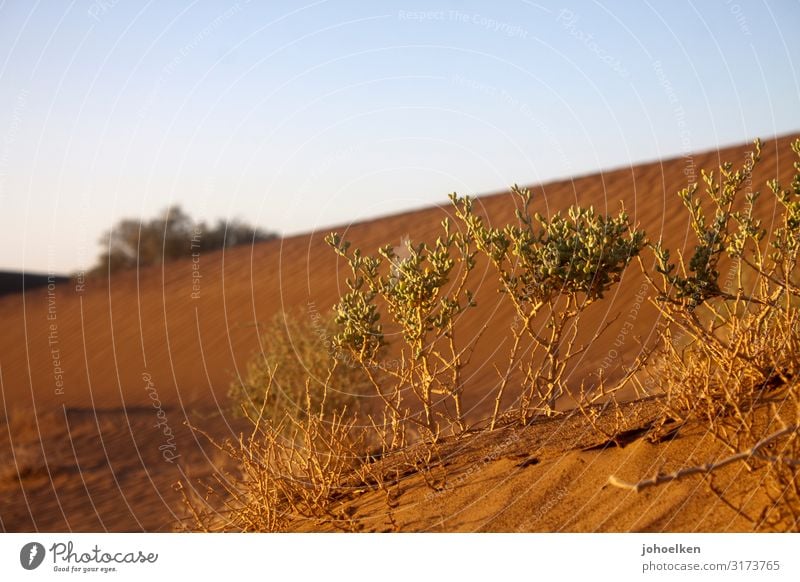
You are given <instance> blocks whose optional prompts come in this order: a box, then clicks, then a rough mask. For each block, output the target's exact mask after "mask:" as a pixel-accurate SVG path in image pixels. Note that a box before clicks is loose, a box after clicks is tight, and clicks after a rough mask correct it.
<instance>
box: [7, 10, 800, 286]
mask: <svg viewBox="0 0 800 582" xmlns="http://www.w3.org/2000/svg"><path fill="white" fill-rule="evenodd" d="M798 30H800V2H797V1H794V0H792V1H790V0H782V1H775V2H757V1H753V2H750V1H746V0H733V1H730V0H729V1H726V0H718V1H702V2H701V1H699V0H697V1H695V2H684V1H680V0H677V1H671V2H656V1H655V0H650V1H649V2H648V1H644V2H622V1H619V2H617V1H614V2H577V1H575V2H566V3H561V2H557V3H548V2H541V3H534V2H527V1H524V0H508V1H505V2H488V1H485V2H455V1H452V2H441V1H440V2H436V1H429V2H422V1H419V0H418V1H416V2H399V1H387V2H380V1H376V2H356V1H341V0H327V1H325V0H320V1H317V2H312V3H307V4H306V3H303V2H288V1H285V2H278V1H264V2H247V1H245V0H239V1H238V2H230V1H228V2H226V1H216V2H211V1H208V2H206V1H197V2H189V1H186V2H179V1H166V2H158V1H151V2H134V1H131V0H95V1H88V0H85V1H84V0H80V1H77V0H76V1H74V2H63V1H39V2H34V1H17V2H13V1H6V2H3V3H2V4H0V208H2V214H0V217H1V218H0V221H2V222H1V223H0V232H2V237H3V242H2V244H0V269H19V270H22V269H24V270H27V271H50V270H52V271H55V272H68V271H73V270H76V269H79V268H82V267H88V266H90V265H91V264H92V263H93V262H94V260H95V257H96V256H97V254H98V252H99V251H100V247H99V245H98V239H99V237H100V235H101V234H102V233H103V231H106V230H107V229H108V228H109V227H110V226H111V225H112V224H113V223H114V222H116V221H117V220H119V219H120V218H123V217H146V218H150V217H152V216H154V215H155V214H157V213H158V212H159V211H160V210H162V209H163V208H165V207H166V206H168V205H170V204H175V203H179V204H181V205H182V206H183V207H184V209H185V210H186V211H188V212H189V213H190V214H191V215H192V216H194V217H196V218H200V219H206V220H216V219H217V218H223V219H232V218H241V219H244V220H246V221H248V222H250V223H253V224H257V225H258V226H261V227H263V228H266V229H269V230H275V231H278V232H281V233H284V234H293V233H298V232H304V231H309V230H313V229H325V228H326V227H329V226H332V225H337V224H342V223H347V222H349V221H354V220H360V219H364V218H368V217H373V216H379V215H383V214H387V213H392V212H397V211H400V210H403V209H407V208H414V207H420V206H427V205H431V204H441V203H445V202H446V195H447V193H449V192H452V191H458V192H459V193H461V194H479V193H484V192H490V191H496V190H500V189H504V188H506V187H508V186H509V185H510V184H512V183H515V182H519V183H526V184H528V183H535V182H542V181H547V180H550V179H554V178H558V177H565V176H570V175H575V174H585V173H588V172H593V171H596V170H598V169H601V168H608V167H620V166H625V165H629V164H634V163H637V162H640V161H645V160H652V159H657V158H662V157H667V156H675V155H681V154H684V153H687V152H689V151H699V150H703V149H708V148H709V147H713V146H716V145H724V144H730V143H737V142H742V141H745V140H750V139H752V138H754V137H757V136H760V137H762V138H770V137H771V136H775V135H780V134H785V133H789V132H792V131H796V130H798V129H800V77H799V76H798V72H799V71H798V66H800V65H798V64H796V63H795V60H797V57H800V35H798V34H797V31H798Z"/></svg>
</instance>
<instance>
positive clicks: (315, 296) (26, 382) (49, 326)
mask: <svg viewBox="0 0 800 582" xmlns="http://www.w3.org/2000/svg"><path fill="white" fill-rule="evenodd" d="M791 139H793V137H783V138H780V139H779V140H777V141H772V142H769V143H767V144H766V145H765V147H764V151H763V157H762V160H763V161H762V163H761V165H760V166H759V168H758V170H757V173H756V179H755V187H757V188H763V183H764V181H765V180H766V179H768V178H772V177H776V176H778V177H780V178H781V179H782V180H783V181H785V182H787V183H788V181H789V179H790V176H791V172H792V167H791V160H790V159H789V157H788V155H787V152H788V151H789V147H788V145H789V142H790V141H791ZM747 151H749V146H737V147H731V148H727V149H724V150H721V151H712V152H707V153H703V154H700V155H695V156H691V157H689V156H687V157H682V158H676V159H672V160H667V161H663V162H653V163H648V164H642V165H639V166H635V167H631V168H623V169H617V170H612V171H606V172H603V173H600V174H594V175H590V176H583V177H580V178H575V179H573V180H564V181H560V182H555V183H551V184H546V185H542V186H535V187H534V188H533V190H534V192H535V209H536V210H538V211H540V212H542V213H543V214H547V213H552V212H554V211H556V210H560V209H564V208H566V207H567V206H569V205H570V204H572V203H576V202H577V203H579V204H581V205H590V204H591V205H594V206H595V208H597V209H599V210H600V211H604V212H609V213H612V212H614V213H615V212H616V211H617V209H618V206H619V203H620V201H622V202H624V205H625V208H626V209H627V211H628V213H629V215H630V216H631V219H632V221H634V222H636V223H638V224H639V225H640V226H641V227H642V228H644V229H646V230H647V233H648V235H649V237H650V239H651V240H655V239H658V238H660V237H663V238H664V239H665V241H666V242H667V243H668V244H669V245H671V246H673V247H683V246H684V245H685V244H686V242H687V240H689V241H691V239H690V238H687V237H688V235H689V232H688V230H687V226H688V225H687V220H686V214H685V212H684V209H683V207H682V205H681V202H680V200H679V199H678V198H677V197H676V195H675V193H676V192H677V191H678V190H679V189H680V188H682V187H684V186H686V184H687V175H688V176H689V177H692V176H694V177H695V178H696V179H699V169H700V168H709V169H713V168H716V166H717V165H718V164H719V163H720V161H725V160H729V161H732V162H734V163H736V164H741V163H742V162H743V161H744V159H745V153H746V152H747ZM779 154H780V155H779ZM460 194H467V193H460ZM478 206H479V207H481V208H482V209H483V210H482V211H485V213H486V215H487V216H488V217H489V218H490V220H491V221H492V222H497V223H505V222H509V221H512V220H514V218H513V216H514V201H513V199H512V198H511V197H510V195H509V194H508V193H502V194H494V195H489V196H484V197H481V198H480V200H479V203H478ZM448 212H449V207H448V206H446V205H444V206H443V207H441V208H430V209H425V210H419V211H414V212H407V213H403V214H398V215H395V216H389V217H386V218H382V219H377V220H373V221H369V222H364V223H358V224H353V225H349V226H347V225H345V226H342V227H341V228H339V229H338V230H339V231H342V232H344V234H345V236H346V238H348V239H350V240H351V241H352V242H353V244H354V245H356V246H360V247H362V248H363V249H364V250H365V251H373V250H375V249H377V247H379V246H382V245H384V244H387V243H390V244H398V245H399V244H400V241H401V239H402V238H403V237H405V236H408V237H410V238H411V239H412V240H425V239H430V238H431V237H433V236H435V233H436V232H437V229H438V224H439V222H440V221H441V219H442V218H443V216H445V215H446V214H447V213H448ZM763 218H764V219H765V220H766V224H765V226H767V227H769V224H770V219H771V216H763ZM327 233H328V232H327V230H326V231H324V232H315V233H311V234H307V235H301V236H295V237H291V238H286V239H283V240H276V241H271V242H266V243H261V244H258V245H256V246H254V247H252V248H249V247H240V248H234V249H232V250H227V251H225V252H218V253H214V254H208V255H203V256H201V257H200V262H199V263H193V262H192V261H191V260H186V261H182V262H176V263H171V264H168V265H165V266H164V267H163V268H161V267H154V268H147V269H143V270H142V271H141V272H138V273H137V272H127V273H123V274H119V275H114V276H113V277H112V278H111V279H110V281H105V280H88V281H86V282H85V284H83V285H81V284H59V285H57V286H56V287H55V290H48V289H47V288H44V289H37V290H34V291H31V292H29V293H27V294H26V295H24V296H23V295H12V296H7V297H3V298H0V321H2V322H3V334H2V336H1V337H0V382H1V384H0V387H1V388H2V399H0V408H2V409H3V410H4V411H5V414H3V415H2V417H10V418H11V419H12V420H11V421H8V422H6V423H5V425H0V463H2V467H3V473H2V474H1V475H0V477H2V480H0V520H1V521H0V528H1V529H4V530H33V529H43V530H65V529H71V530H104V529H109V530H142V529H144V530H155V529H168V528H169V527H170V524H171V523H172V521H173V519H174V515H173V512H174V511H175V508H176V504H175V500H176V493H175V492H174V491H173V489H172V488H171V484H172V483H174V482H175V481H176V480H177V479H179V478H180V477H181V472H182V471H188V472H191V473H192V474H207V473H208V472H209V471H210V470H211V469H210V467H211V461H212V460H213V459H211V458H210V455H211V453H210V452H208V451H207V450H205V449H203V448H202V447H201V446H200V445H198V443H197V441H196V439H195V436H194V435H193V434H192V433H191V432H190V431H189V430H188V429H187V428H186V427H185V426H184V423H185V422H186V421H187V420H191V421H192V422H193V423H194V424H201V425H202V426H203V427H204V428H206V429H207V430H209V432H211V433H212V434H214V435H217V436H225V435H227V434H233V433H234V432H235V430H234V428H233V427H231V426H229V424H228V422H232V421H231V420H230V419H227V418H226V417H225V415H224V414H221V413H220V412H219V411H220V409H223V408H225V407H226V406H227V403H226V392H227V390H228V387H229V385H230V382H231V379H232V378H233V377H235V375H236V373H237V370H239V369H240V367H241V366H242V364H243V363H244V362H245V361H246V360H247V358H248V357H250V355H251V354H252V353H253V351H254V350H257V349H258V346H259V324H260V323H263V322H266V321H267V320H269V319H270V318H271V317H272V316H273V315H274V314H275V313H277V312H279V311H281V310H300V311H301V312H302V311H305V312H308V311H309V310H310V309H313V310H318V311H323V310H325V309H327V308H329V307H330V306H331V305H332V304H333V303H334V302H335V301H336V299H337V298H338V296H339V293H340V290H341V288H342V282H343V279H344V276H346V274H347V273H346V272H345V270H344V265H343V264H342V263H341V261H338V262H337V260H336V258H335V255H334V253H333V252H332V250H331V249H330V248H329V247H328V246H327V245H326V244H325V243H324V241H323V239H324V236H325V235H326V234H327ZM646 260H649V257H647V258H646ZM480 268H482V267H479V269H480ZM486 274H487V281H488V280H490V279H491V277H490V276H491V273H489V272H487V273H486ZM642 283H643V278H642V277H641V275H640V274H639V273H638V269H637V268H635V267H634V268H632V269H630V270H629V271H628V273H627V274H626V275H625V278H624V280H623V282H622V283H621V284H620V285H618V286H617V287H616V288H615V289H614V290H613V292H612V293H611V294H609V296H608V298H607V300H606V301H604V302H601V303H600V304H597V305H596V306H595V307H594V308H593V311H592V312H591V313H590V314H589V317H588V318H587V319H586V320H585V321H584V323H583V329H582V330H581V333H582V334H584V337H591V336H592V334H593V333H594V331H595V330H596V329H597V328H598V327H599V326H600V325H601V324H602V323H603V322H604V321H606V320H608V318H610V317H612V316H614V315H616V314H620V318H619V319H618V320H617V322H616V323H615V324H614V325H612V326H611V328H610V329H609V331H608V335H607V336H606V337H607V338H611V341H613V338H615V337H616V336H617V333H618V332H619V331H620V329H621V326H622V325H623V323H624V322H625V321H626V319H627V321H633V323H634V329H633V332H632V333H629V334H627V335H626V336H625V337H624V341H623V342H622V345H621V346H619V347H618V348H617V349H616V350H615V353H614V354H613V355H614V357H613V358H612V357H609V356H610V343H611V341H602V342H597V343H596V345H593V346H592V349H590V350H589V351H588V352H587V353H586V354H585V356H584V358H583V360H582V361H581V363H580V364H579V367H578V368H577V369H576V370H575V371H574V373H573V379H574V381H575V383H577V382H579V381H580V380H581V379H585V378H589V377H590V376H591V374H593V373H595V372H596V371H597V370H598V369H599V368H600V367H601V366H604V365H605V367H606V370H605V372H606V375H607V376H610V377H613V376H614V375H615V374H619V370H620V366H621V365H622V364H625V363H629V362H630V361H632V359H633V358H634V357H635V356H636V354H637V353H638V351H639V350H640V345H639V343H637V341H636V340H635V339H634V336H640V337H641V338H642V340H643V341H647V339H648V338H652V331H653V329H654V325H655V312H654V309H653V308H652V307H651V306H649V305H648V303H647V298H648V296H649V293H650V291H649V290H645V289H646V288H645V287H643V286H642ZM477 301H478V304H479V307H478V308H477V309H476V310H473V312H472V313H471V314H470V315H469V316H468V317H466V318H465V321H464V322H463V324H464V325H463V328H464V331H463V332H462V333H464V334H465V335H466V336H471V335H472V334H475V333H477V332H478V330H480V329H481V328H483V327H484V326H487V331H486V332H485V335H484V337H483V340H482V342H481V343H480V344H479V347H478V349H477V351H476V353H475V356H474V357H473V364H472V367H471V369H470V370H468V374H467V376H468V378H469V380H468V386H467V390H466V403H467V405H468V407H469V409H470V414H471V416H472V417H473V418H479V417H483V416H485V413H486V410H487V408H488V405H489V401H490V400H491V398H492V397H490V396H488V395H489V393H490V388H491V386H492V385H493V384H494V383H495V382H496V372H495V371H494V369H493V368H492V363H493V359H494V357H493V354H495V353H496V352H497V351H498V350H502V349H503V343H504V342H505V341H506V339H507V333H508V331H507V330H508V329H509V328H510V325H511V321H512V317H511V314H510V313H509V311H508V309H506V308H505V307H498V296H497V293H496V289H495V287H494V286H493V284H490V283H485V284H484V283H482V284H481V285H480V286H479V288H478V289H477ZM604 363H605V364H604ZM154 404H157V406H155V405H154ZM34 411H36V412H34ZM159 411H161V412H159ZM165 419H166V420H165ZM198 419H200V420H198ZM202 419H205V420H202ZM166 427H168V430H169V433H168V434H166V433H165V432H164V431H165V428H166ZM171 437H174V438H172V440H171V441H170V438H171ZM168 441H170V442H168ZM172 445H174V447H173V448H169V447H172ZM165 446H166V447H167V449H169V450H174V451H177V453H176V454H180V455H181V456H180V458H179V460H177V461H173V462H169V461H167V460H165V458H164V451H165V450H167V449H164V448H161V449H160V448H159V447H165ZM20 456H22V457H24V459H23V461H24V463H23V462H21V461H20V460H19V459H17V460H16V461H15V457H20ZM16 465H18V466H20V467H23V469H24V475H22V476H20V475H18V472H19V471H17V469H16V468H15V466H16ZM503 523H504V525H503V526H502V527H503V528H506V527H509V528H511V529H513V528H512V527H511V525H510V524H505V522H503ZM543 523H544V522H543ZM462 525H463V524H462ZM463 527H465V528H467V529H469V528H470V527H471V526H470V525H463ZM535 527H538V526H535ZM608 527H610V528H612V529H614V528H623V529H624V528H627V527H644V525H643V524H641V523H640V524H638V525H637V524H635V523H633V522H631V523H628V522H618V523H616V524H614V525H613V526H612V525H609V526H608ZM422 529H424V528H422Z"/></svg>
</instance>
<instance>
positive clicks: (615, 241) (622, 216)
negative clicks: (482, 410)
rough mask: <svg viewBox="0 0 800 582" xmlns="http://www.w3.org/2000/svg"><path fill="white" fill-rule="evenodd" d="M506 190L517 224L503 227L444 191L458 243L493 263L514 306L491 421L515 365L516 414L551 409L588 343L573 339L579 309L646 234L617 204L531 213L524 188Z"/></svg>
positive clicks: (608, 283)
mask: <svg viewBox="0 0 800 582" xmlns="http://www.w3.org/2000/svg"><path fill="white" fill-rule="evenodd" d="M512 191H513V193H514V194H515V195H516V196H517V197H518V198H519V200H520V202H521V209H518V210H517V218H518V220H519V224H512V225H507V226H504V227H502V228H497V227H490V226H487V225H486V224H485V223H484V221H483V219H482V218H481V217H480V216H479V215H478V214H477V213H476V212H475V211H474V208H473V204H472V200H471V199H470V198H468V197H466V198H459V197H457V196H456V195H452V197H451V200H452V202H453V204H454V206H455V210H456V216H457V217H458V218H459V219H460V221H461V222H462V223H463V225H464V228H465V233H466V234H465V238H466V243H465V244H474V245H475V246H476V248H477V249H478V250H479V251H480V252H481V253H483V254H484V255H485V256H486V257H487V259H488V260H489V262H490V263H491V264H492V265H493V266H494V268H495V270H496V273H497V276H498V279H499V282H500V291H501V292H502V293H503V295H504V297H505V298H506V299H507V300H508V301H509V302H510V304H511V305H512V307H513V309H514V312H515V314H516V321H515V325H514V326H513V327H512V330H511V331H512V334H513V336H512V347H511V349H510V353H509V354H508V364H507V366H506V370H505V372H504V373H502V374H501V381H500V387H499V389H498V393H497V397H496V401H495V408H494V413H493V415H492V426H494V424H495V423H496V420H497V417H498V413H499V411H500V410H501V399H502V398H503V395H504V390H505V388H506V386H507V384H508V382H509V379H510V378H511V376H512V373H513V372H514V371H515V370H519V371H520V372H521V373H522V377H523V385H524V388H523V392H522V398H521V401H520V402H521V404H520V406H519V414H520V419H521V420H522V421H523V422H526V421H527V419H528V418H529V417H530V415H531V414H532V413H537V412H543V413H545V414H548V415H552V414H554V413H555V405H556V400H557V399H558V397H559V396H561V395H562V394H563V393H565V392H566V390H567V386H566V372H567V370H568V366H569V364H570V362H571V361H573V360H574V359H575V358H577V357H578V356H580V355H581V354H582V353H583V352H584V351H585V350H586V349H587V347H588V345H589V344H588V343H587V344H584V345H580V346H576V345H575V342H576V338H577V335H578V329H579V324H580V320H581V315H582V314H583V313H584V312H585V311H586V309H587V308H588V307H589V306H590V305H591V304H592V303H594V302H596V301H598V300H600V299H602V298H603V295H604V294H605V293H606V292H607V291H608V290H609V289H610V288H611V287H612V286H613V285H614V284H616V283H617V282H618V281H619V280H620V279H621V277H622V274H623V272H624V270H625V268H626V267H627V266H628V264H629V263H630V261H631V260H632V259H633V258H634V257H636V256H637V255H638V254H639V252H640V250H641V249H642V247H643V246H644V241H645V235H644V232H642V231H640V230H638V229H636V228H631V226H630V224H629V221H628V216H627V214H626V213H625V212H624V210H621V211H620V212H619V214H618V215H617V216H604V215H600V214H597V213H596V212H595V211H594V209H593V208H588V209H587V208H580V207H577V206H573V207H571V208H569V210H568V211H567V213H566V215H564V214H561V213H560V212H557V213H556V214H555V215H553V216H552V217H550V218H546V217H544V216H542V215H541V214H539V213H535V214H533V215H531V212H530V205H531V200H532V195H531V192H530V191H529V190H527V189H522V188H519V187H517V186H514V188H513V189H512ZM540 318H543V320H544V321H543V324H542V321H541V319H540ZM537 323H539V325H537ZM607 327H608V326H607V325H606V326H605V327H604V328H601V329H600V330H598V332H597V333H596V334H595V336H594V337H593V338H592V340H591V341H594V340H596V339H598V338H599V337H600V336H601V335H602V333H603V331H605V329H607ZM589 343H591V342H589Z"/></svg>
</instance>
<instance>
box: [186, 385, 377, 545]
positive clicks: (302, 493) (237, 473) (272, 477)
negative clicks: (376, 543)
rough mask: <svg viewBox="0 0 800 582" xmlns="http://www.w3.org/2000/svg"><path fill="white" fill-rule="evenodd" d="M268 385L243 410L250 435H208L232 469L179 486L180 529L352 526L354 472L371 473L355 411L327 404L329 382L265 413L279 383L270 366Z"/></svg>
mask: <svg viewBox="0 0 800 582" xmlns="http://www.w3.org/2000/svg"><path fill="white" fill-rule="evenodd" d="M329 379H330V378H328V380H329ZM265 382H266V384H265V385H264V386H263V390H264V395H263V398H262V406H261V409H260V410H255V409H254V408H252V407H251V406H245V407H243V411H244V414H245V415H246V417H247V419H248V420H249V422H250V425H251V430H250V431H249V434H247V435H244V434H242V435H240V436H239V437H238V439H236V440H231V439H229V440H227V441H225V442H222V443H218V442H216V441H214V440H213V439H212V440H211V442H212V444H213V445H214V446H215V447H216V448H217V449H218V450H220V451H221V452H222V453H223V455H224V457H225V458H226V459H227V460H228V461H230V462H232V463H233V468H232V469H229V470H226V469H224V468H220V469H219V470H218V472H217V473H216V474H215V475H214V480H213V481H212V482H211V483H201V491H198V490H197V489H196V487H195V486H193V485H191V484H190V483H181V484H180V485H179V489H180V491H181V492H182V494H183V500H184V506H185V508H186V510H187V516H186V519H185V520H184V521H183V526H184V527H186V528H188V529H193V530H200V531H245V532H247V531H262V532H277V531H285V530H287V529H290V528H291V527H292V526H296V525H297V523H298V522H306V525H308V522H310V523H311V524H314V525H317V526H320V525H323V524H329V525H333V526H335V527H336V528H338V529H341V530H344V531H352V530H354V529H355V528H356V525H355V523H354V522H353V520H352V519H351V516H350V511H349V509H348V507H349V502H350V501H351V500H352V495H353V492H354V488H353V485H352V476H353V475H359V474H361V475H366V474H370V473H371V469H370V467H369V462H370V459H369V457H368V456H367V455H365V454H364V452H363V451H364V448H365V445H364V441H363V436H364V434H365V430H364V429H363V428H361V427H358V426H357V422H358V421H357V415H356V414H354V413H352V412H349V411H348V410H347V408H346V406H342V407H341V408H339V409H332V408H328V405H329V404H330V403H331V401H332V399H331V398H328V397H327V396H328V394H327V392H328V387H329V386H328V381H327V380H326V381H325V382H324V383H323V385H322V388H321V394H320V395H319V397H318V398H316V400H317V402H314V400H315V399H314V398H312V396H311V393H310V391H308V390H307V392H306V396H305V398H303V399H302V403H301V405H300V406H299V407H294V406H292V407H287V408H284V409H282V410H280V411H278V410H272V411H271V412H269V413H267V409H268V406H269V403H271V402H272V400H271V398H270V393H271V391H272V390H273V389H274V388H276V384H277V375H276V373H275V372H274V370H273V371H270V370H267V371H266V373H265ZM309 386H310V385H309Z"/></svg>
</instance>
